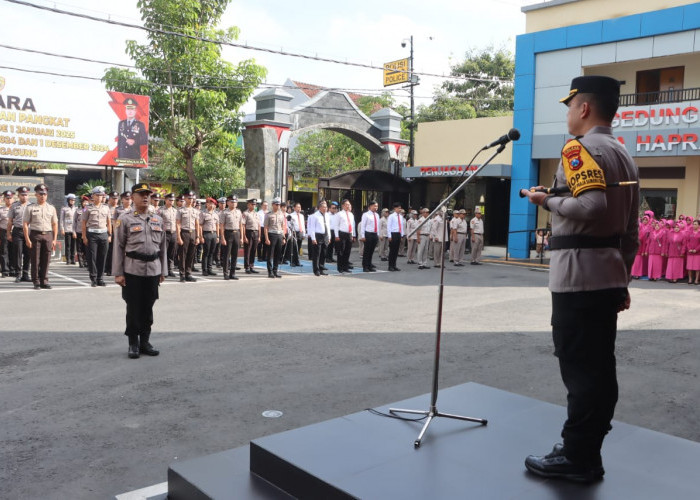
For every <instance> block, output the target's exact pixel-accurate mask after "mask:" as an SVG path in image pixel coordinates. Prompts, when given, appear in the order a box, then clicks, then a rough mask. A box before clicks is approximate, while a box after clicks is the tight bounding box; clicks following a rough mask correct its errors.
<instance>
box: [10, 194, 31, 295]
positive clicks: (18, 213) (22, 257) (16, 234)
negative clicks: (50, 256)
mask: <svg viewBox="0 0 700 500" xmlns="http://www.w3.org/2000/svg"><path fill="white" fill-rule="evenodd" d="M17 197H18V198H19V200H18V201H16V202H14V203H13V204H12V206H11V207H10V210H9V212H8V213H7V241H9V242H10V243H12V257H11V258H12V263H13V265H14V270H15V283H19V282H20V281H27V282H29V281H31V280H30V279H29V251H28V250H27V248H26V245H25V244H24V211H25V210H26V209H27V207H28V206H29V188H28V187H27V186H20V187H18V188H17Z"/></svg>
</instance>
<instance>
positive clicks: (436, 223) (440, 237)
mask: <svg viewBox="0 0 700 500" xmlns="http://www.w3.org/2000/svg"><path fill="white" fill-rule="evenodd" d="M443 216H444V212H443V213H437V214H435V215H434V217H433V221H432V223H431V224H430V239H431V240H432V242H433V265H434V266H435V267H440V266H441V265H442V253H443V252H442V250H443V244H442V242H443V241H445V220H444V219H443Z"/></svg>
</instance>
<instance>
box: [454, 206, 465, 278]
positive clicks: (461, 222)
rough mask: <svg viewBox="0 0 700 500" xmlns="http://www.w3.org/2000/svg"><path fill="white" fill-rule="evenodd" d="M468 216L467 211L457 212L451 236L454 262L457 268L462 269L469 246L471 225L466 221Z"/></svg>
mask: <svg viewBox="0 0 700 500" xmlns="http://www.w3.org/2000/svg"><path fill="white" fill-rule="evenodd" d="M466 216H467V211H466V210H464V209H462V210H460V211H459V212H455V218H454V219H453V221H454V220H456V221H457V222H456V223H455V224H454V229H453V233H452V235H451V238H452V243H453V245H452V246H451V247H450V250H452V249H454V250H452V260H453V261H454V264H455V266H458V267H461V266H463V265H464V264H462V259H464V251H465V249H466V246H467V230H468V228H469V224H468V223H467V221H466V220H465V218H466Z"/></svg>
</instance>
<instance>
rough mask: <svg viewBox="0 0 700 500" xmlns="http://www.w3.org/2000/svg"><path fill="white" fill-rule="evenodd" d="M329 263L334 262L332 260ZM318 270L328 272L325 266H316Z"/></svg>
mask: <svg viewBox="0 0 700 500" xmlns="http://www.w3.org/2000/svg"><path fill="white" fill-rule="evenodd" d="M331 262H335V261H334V260H333V261H331ZM318 268H319V269H320V270H321V271H328V268H327V267H326V266H318Z"/></svg>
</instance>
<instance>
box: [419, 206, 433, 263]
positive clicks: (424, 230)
mask: <svg viewBox="0 0 700 500" xmlns="http://www.w3.org/2000/svg"><path fill="white" fill-rule="evenodd" d="M429 214H430V210H428V209H427V208H421V210H420V218H419V219H418V225H419V226H420V229H419V230H418V233H417V234H418V238H417V239H416V241H417V242H418V269H430V266H429V265H428V254H429V251H428V248H429V247H430V230H431V227H432V223H431V221H430V219H428V215H429Z"/></svg>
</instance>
